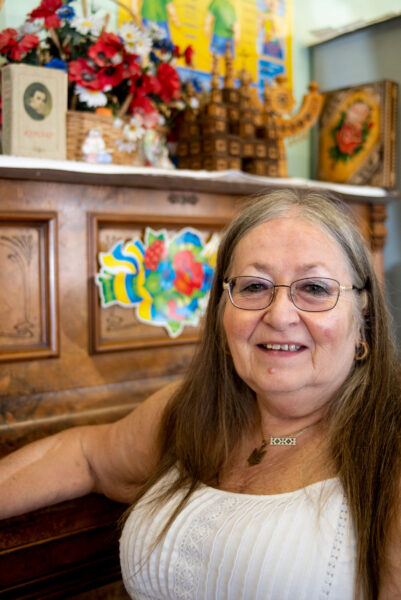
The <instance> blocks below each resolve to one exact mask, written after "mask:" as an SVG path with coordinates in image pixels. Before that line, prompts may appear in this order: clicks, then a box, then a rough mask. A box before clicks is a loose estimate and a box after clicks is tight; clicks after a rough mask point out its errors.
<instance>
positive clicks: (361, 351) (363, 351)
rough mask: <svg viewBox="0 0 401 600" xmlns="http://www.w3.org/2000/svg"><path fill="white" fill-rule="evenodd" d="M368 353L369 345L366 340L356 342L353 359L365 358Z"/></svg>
mask: <svg viewBox="0 0 401 600" xmlns="http://www.w3.org/2000/svg"><path fill="white" fill-rule="evenodd" d="M368 354H369V346H368V344H367V343H366V342H363V341H362V340H361V341H360V342H359V344H358V348H357V349H356V351H355V355H354V358H355V360H365V358H366V357H367V355H368Z"/></svg>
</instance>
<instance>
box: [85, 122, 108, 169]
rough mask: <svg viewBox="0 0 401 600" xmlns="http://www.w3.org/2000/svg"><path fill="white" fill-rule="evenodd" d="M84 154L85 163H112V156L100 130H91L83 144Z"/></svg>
mask: <svg viewBox="0 0 401 600" xmlns="http://www.w3.org/2000/svg"><path fill="white" fill-rule="evenodd" d="M82 154H83V159H84V161H85V162H89V163H103V164H104V163H111V161H112V157H111V154H110V153H109V152H108V151H107V150H106V144H105V143H104V140H103V137H102V133H101V131H100V130H99V129H90V130H89V132H88V135H87V136H86V138H85V139H84V141H83V144H82Z"/></svg>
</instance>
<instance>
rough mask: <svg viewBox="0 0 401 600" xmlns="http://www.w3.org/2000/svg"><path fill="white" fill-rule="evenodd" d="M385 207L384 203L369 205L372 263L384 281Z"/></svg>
mask: <svg viewBox="0 0 401 600" xmlns="http://www.w3.org/2000/svg"><path fill="white" fill-rule="evenodd" d="M386 218H387V207H386V205H385V204H371V205H370V247H371V250H372V256H373V264H374V265H375V269H376V273H377V275H378V277H379V278H380V280H381V282H382V283H383V282H384V264H383V249H384V245H385V243H386V237H387V229H386V225H385V222H386Z"/></svg>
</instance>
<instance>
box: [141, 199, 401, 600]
mask: <svg viewBox="0 0 401 600" xmlns="http://www.w3.org/2000/svg"><path fill="white" fill-rule="evenodd" d="M335 204H336V201H334V200H333V199H329V198H326V197H324V196H323V195H322V194H320V193H311V192H307V193H304V194H300V193H294V192H292V191H288V190H283V191H277V192H273V193H270V194H268V195H266V196H264V197H261V198H259V199H256V200H255V199H254V200H253V201H252V202H251V203H250V204H249V205H248V206H247V207H246V208H245V210H243V211H242V212H241V213H240V214H239V216H238V217H237V218H236V219H234V221H233V222H232V223H231V224H230V225H229V226H228V228H227V230H226V232H225V235H224V236H223V238H222V241H221V244H220V247H219V252H218V258H217V265H216V270H215V275H214V281H213V286H212V290H211V294H210V299H209V303H208V309H207V313H206V318H205V323H204V331H203V335H202V337H201V340H200V344H199V346H198V349H197V351H196V353H195V356H194V358H193V361H192V364H191V366H190V369H189V372H188V375H187V376H186V378H185V381H184V382H183V384H182V386H181V387H180V389H179V390H178V391H177V392H176V393H175V395H174V397H173V398H172V399H171V401H170V402H169V404H168V406H167V408H166V410H165V413H164V417H163V420H162V424H161V428H160V444H161V460H160V462H159V465H158V468H157V471H156V472H155V473H154V474H153V476H152V477H151V478H150V479H149V480H148V481H147V482H146V483H145V484H144V486H143V488H142V490H141V492H140V494H139V495H138V497H137V499H136V501H135V504H136V503H137V502H138V500H139V499H140V498H141V497H143V495H144V494H145V493H146V492H147V491H148V490H149V489H150V488H151V487H152V486H153V485H154V484H155V483H156V482H157V481H158V480H160V479H161V478H162V477H163V476H164V475H165V474H166V473H167V472H169V471H170V470H171V469H172V468H173V467H174V466H175V467H177V473H178V475H177V478H176V479H175V480H174V481H173V482H172V483H171V485H170V487H169V488H168V490H167V491H166V493H164V494H163V495H162V497H159V499H158V502H163V501H164V500H165V499H166V498H167V497H171V496H172V495H173V494H174V493H175V492H176V491H177V490H179V489H185V490H186V495H185V497H184V498H183V500H182V501H181V502H180V503H179V505H178V506H177V508H176V509H175V511H174V513H173V514H172V515H171V517H170V519H169V521H168V523H167V524H166V526H165V528H164V529H163V532H161V536H162V535H164V533H165V532H166V530H167V529H168V527H169V526H170V524H171V523H172V521H173V520H174V518H175V517H176V515H177V514H178V513H179V512H180V511H181V510H182V508H183V506H184V505H185V503H186V502H187V500H188V498H189V497H190V496H191V494H192V493H193V492H194V490H195V489H196V488H197V487H198V486H199V485H200V484H201V483H205V484H209V485H216V482H217V481H218V477H219V473H220V472H221V470H222V468H223V466H224V465H225V464H226V462H227V459H228V457H229V456H230V454H231V452H232V450H233V449H234V447H235V445H236V443H237V441H238V440H239V439H240V438H241V436H242V435H243V433H244V431H246V428H247V427H249V426H250V422H251V418H252V414H253V410H254V403H255V394H254V392H253V391H252V390H251V389H250V388H249V387H248V386H247V384H246V383H245V382H244V381H243V380H242V379H241V378H240V377H239V376H238V375H237V373H236V371H235V369H234V364H233V361H232V359H231V356H230V355H229V354H228V353H227V352H226V351H225V334H224V330H223V327H222V315H223V311H224V306H225V303H226V301H227V300H226V294H225V293H223V291H222V289H223V281H224V278H225V277H227V275H228V274H229V270H230V265H231V261H232V258H233V255H234V251H235V248H236V246H237V244H238V242H239V241H240V239H241V238H242V237H243V236H244V235H246V234H247V233H248V232H249V231H250V230H251V229H253V228H254V227H256V226H257V225H260V224H261V223H264V222H266V221H269V220H271V219H274V218H276V217H283V216H286V215H288V214H289V212H291V215H294V213H295V215H296V216H299V217H300V218H301V219H303V220H307V221H309V222H312V223H313V224H315V225H316V226H317V227H319V228H320V229H322V230H323V231H325V232H326V233H327V234H328V235H329V236H331V237H332V238H333V239H335V240H336V241H337V242H338V243H339V245H340V246H341V248H342V249H343V252H344V255H345V257H346V260H347V262H348V265H349V267H350V272H351V276H352V279H353V281H352V283H353V284H354V285H356V286H357V287H358V288H363V289H364V290H365V292H364V293H363V294H361V296H360V297H359V299H358V295H355V296H356V301H355V315H356V319H357V324H358V326H359V329H360V333H361V339H362V340H363V341H365V342H366V343H367V344H368V346H369V348H370V352H369V354H368V356H367V358H366V359H365V360H363V361H355V363H354V366H353V368H352V370H351V372H350V373H349V375H348V377H347V379H346V381H345V382H344V383H343V385H342V386H341V388H340V389H339V390H338V391H337V393H336V395H335V398H333V399H332V401H331V403H330V407H329V411H328V415H327V419H328V423H329V443H330V447H331V454H332V457H333V461H334V464H335V466H336V468H337V472H338V477H339V479H340V481H341V482H342V485H343V487H344V490H345V494H346V496H347V499H348V504H349V508H350V513H351V515H352V519H353V524H354V528H355V534H356V544H357V566H356V582H357V591H358V592H362V593H363V597H364V598H366V600H375V599H376V598H377V596H378V592H379V585H380V576H381V573H382V571H383V567H384V563H385V549H386V548H385V540H386V533H387V529H388V527H389V522H390V519H391V517H392V511H393V510H395V505H396V502H397V500H398V484H399V478H400V431H401V399H400V389H401V385H400V379H399V374H398V366H397V361H396V357H395V351H394V344H393V342H392V339H391V335H390V328H389V322H388V315H387V309H386V304H385V300H384V298H383V293H382V290H381V286H380V284H379V283H378V281H377V278H376V275H375V272H374V269H373V266H372V261H371V258H370V253H369V251H368V250H367V248H366V246H365V243H364V241H363V239H362V236H361V235H360V233H359V231H358V229H357V228H356V226H355V225H354V224H353V223H352V219H351V218H350V215H349V214H348V213H347V208H346V207H342V208H341V207H338V206H335ZM134 506H135V505H134ZM158 539H159V538H158Z"/></svg>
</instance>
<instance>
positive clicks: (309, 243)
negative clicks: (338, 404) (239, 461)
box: [223, 217, 359, 417]
mask: <svg viewBox="0 0 401 600" xmlns="http://www.w3.org/2000/svg"><path fill="white" fill-rule="evenodd" d="M240 275H254V276H258V277H264V278H266V279H270V280H271V281H272V282H273V283H276V284H290V283H292V282H293V281H295V280H296V279H301V278H304V277H316V276H320V277H329V278H332V279H336V280H337V281H339V282H340V284H341V285H351V284H352V281H351V274H350V270H349V267H348V265H347V262H346V259H345V256H344V254H343V251H342V249H341V247H340V246H339V245H338V244H337V242H335V241H334V240H333V239H332V238H331V237H329V236H328V235H327V234H326V233H324V232H323V231H321V230H320V229H318V228H317V227H316V226H315V225H313V224H311V223H309V222H307V221H304V220H302V219H300V218H296V217H287V218H277V219H273V220H272V221H269V222H267V223H263V224H261V225H259V226H257V227H255V228H254V229H253V230H252V231H250V232H249V233H248V234H247V235H245V236H244V237H243V238H242V240H241V241H240V242H239V243H238V245H237V248H236V250H235V253H234V257H233V264H232V268H231V272H230V274H229V277H237V276H240ZM354 294H355V292H351V291H346V292H341V294H340V297H339V299H338V303H337V305H336V306H335V308H333V309H332V310H329V311H327V312H305V311H301V310H299V309H297V308H296V307H295V306H294V304H293V303H292V301H291V299H290V296H289V289H288V288H278V289H276V296H275V298H274V301H273V303H272V304H271V305H270V306H269V307H268V308H267V309H264V310H255V311H250V310H241V309H239V308H236V307H234V306H233V305H232V304H231V302H230V301H229V300H228V299H227V303H226V306H225V309H224V316H223V326H224V330H225V333H226V336H227V341H228V346H229V349H230V352H231V355H232V358H233V361H234V365H235V369H236V371H237V372H238V374H239V375H240V377H241V378H242V379H243V380H244V381H245V382H246V383H247V384H248V385H249V386H250V387H251V388H252V389H253V390H254V391H255V392H256V394H257V396H258V398H259V399H261V400H265V401H266V402H267V405H268V406H269V409H270V412H271V413H272V414H274V415H276V416H283V417H301V416H306V415H307V414H312V413H315V412H316V411H317V412H322V411H323V409H324V407H325V405H326V403H327V402H328V401H329V400H330V398H331V397H332V395H333V393H334V392H335V391H336V390H337V389H338V388H339V387H340V386H341V384H342V383H343V382H344V380H345V379H346V377H347V375H348V373H349V372H350V369H351V367H352V364H353V360H354V353H355V347H356V345H357V343H358V340H359V335H358V330H357V326H356V324H355V304H354V301H355V298H354ZM272 344H275V345H277V344H279V345H280V346H281V348H282V347H283V346H282V345H288V346H289V345H291V347H292V349H293V348H294V346H295V347H296V350H295V351H290V350H289V349H288V350H287V349H286V347H285V346H284V349H279V350H278V349H272V348H271V345H272Z"/></svg>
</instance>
